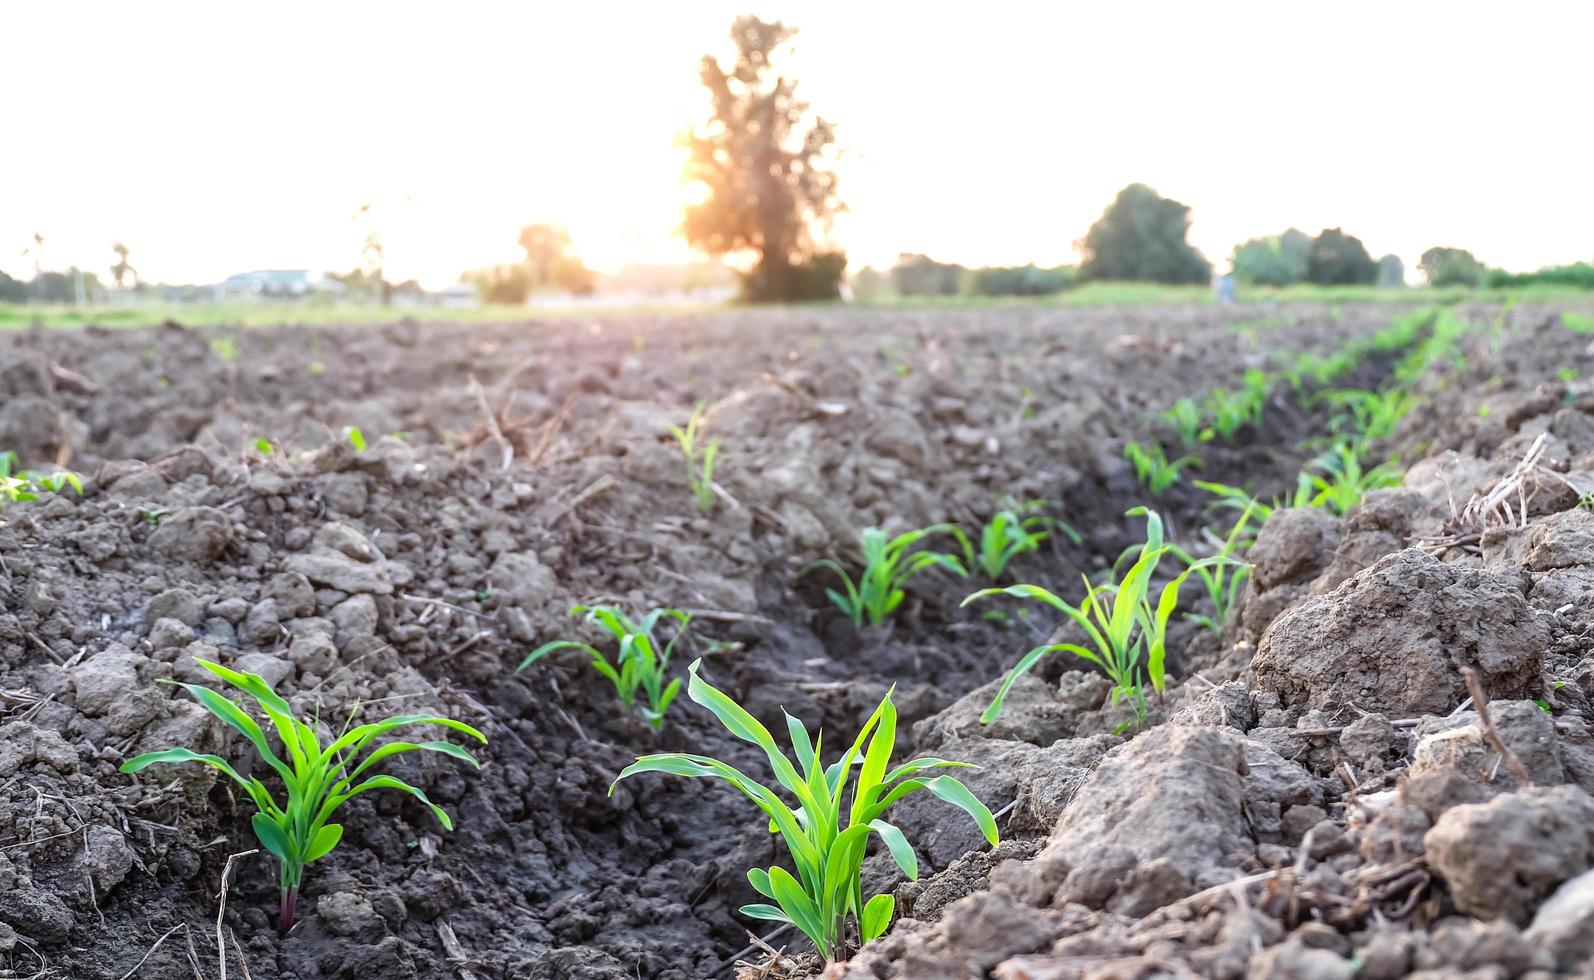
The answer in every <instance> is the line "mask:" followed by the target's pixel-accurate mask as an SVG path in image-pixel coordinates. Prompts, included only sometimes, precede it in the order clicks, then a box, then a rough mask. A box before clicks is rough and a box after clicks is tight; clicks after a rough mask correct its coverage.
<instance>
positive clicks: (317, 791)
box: [122, 657, 487, 932]
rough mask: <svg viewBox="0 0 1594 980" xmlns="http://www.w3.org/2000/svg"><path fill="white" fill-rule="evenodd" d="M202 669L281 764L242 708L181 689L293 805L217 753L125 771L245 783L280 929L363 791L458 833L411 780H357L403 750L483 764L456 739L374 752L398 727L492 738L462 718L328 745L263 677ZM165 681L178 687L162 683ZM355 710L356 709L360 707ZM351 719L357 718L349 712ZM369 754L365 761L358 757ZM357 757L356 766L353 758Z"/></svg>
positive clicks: (373, 727) (183, 753)
mask: <svg viewBox="0 0 1594 980" xmlns="http://www.w3.org/2000/svg"><path fill="white" fill-rule="evenodd" d="M194 660H195V662H196V663H198V664H199V665H200V666H201V667H203V668H205V669H206V670H208V671H210V672H211V673H212V674H215V675H216V676H217V677H219V678H221V679H222V680H223V681H226V682H227V683H228V684H231V685H232V686H233V687H236V688H238V689H239V690H241V691H243V692H244V693H245V694H247V695H249V696H250V697H251V698H253V699H254V700H255V703H256V704H258V705H259V706H260V710H261V711H262V712H264V714H265V715H266V717H267V718H268V719H269V720H270V722H271V724H272V726H273V727H274V728H275V729H276V732H277V736H278V738H279V739H281V742H282V746H283V750H284V751H285V752H286V753H287V755H288V761H286V762H284V761H283V760H282V759H281V758H280V757H279V756H278V755H277V754H276V753H275V752H273V751H272V750H271V746H270V744H269V743H268V742H267V740H266V735H265V732H264V731H263V730H262V729H261V727H260V725H259V724H258V723H257V722H256V721H255V720H254V719H253V718H251V717H250V716H249V714H248V713H247V712H245V711H244V710H243V709H242V708H240V707H238V706H237V705H236V704H233V703H232V702H231V701H229V700H227V698H225V697H223V696H222V695H221V694H219V693H217V692H216V691H213V690H211V689H210V688H208V687H201V686H200V685H198V684H181V683H179V684H177V686H178V687H181V688H182V689H183V690H185V691H187V692H188V693H189V694H192V695H193V696H194V698H195V699H196V700H198V701H199V703H200V704H202V705H204V706H205V708H206V709H207V710H208V711H210V713H211V714H213V715H215V716H216V717H217V718H219V719H221V720H222V721H223V722H224V723H226V724H227V725H229V726H230V727H232V728H234V729H236V730H237V731H239V732H241V733H243V736H244V737H245V738H247V739H248V740H249V742H250V744H252V745H253V746H254V747H255V751H256V752H257V753H258V754H259V755H260V758H261V760H262V761H263V762H265V763H266V764H267V765H269V766H270V767H271V768H272V769H275V770H276V771H277V775H278V776H280V777H281V778H282V783H283V786H284V787H286V788H287V791H288V802H287V803H286V804H285V805H282V806H278V805H277V801H276V800H275V799H273V798H272V796H271V792H270V790H268V789H266V786H265V784H264V783H262V782H261V781H260V779H259V778H258V777H256V776H250V777H249V778H247V779H246V778H244V777H243V776H242V775H241V774H240V773H239V772H238V770H236V769H234V768H233V767H232V766H231V765H230V764H228V762H227V761H226V760H225V759H223V758H221V757H220V756H215V755H202V754H200V753H198V752H193V751H190V750H188V749H184V748H173V749H166V750H164V751H161V752H147V753H145V754H143V755H140V756H136V757H135V758H132V759H129V760H127V761H126V762H124V763H122V772H125V773H136V772H139V771H141V770H143V769H145V768H147V767H149V766H152V765H155V764H157V763H183V762H197V763H200V764H201V765H206V766H210V767H212V768H214V769H218V770H220V771H221V772H222V773H224V774H225V775H226V776H227V777H228V778H230V779H232V780H233V782H235V783H237V784H238V785H239V786H241V787H242V788H243V790H244V792H245V793H246V794H247V795H248V797H249V799H250V801H251V802H252V803H254V805H255V809H256V813H255V815H254V817H253V818H252V819H251V820H250V826H252V827H253V828H254V831H255V836H256V837H258V838H259V839H260V845H261V846H262V847H264V848H265V849H266V850H267V851H268V852H270V853H271V854H272V855H273V856H274V857H276V859H277V861H278V862H279V863H280V865H281V871H282V873H281V894H282V907H281V914H280V915H279V916H278V919H277V928H278V929H279V930H281V931H283V932H287V931H288V928H289V927H290V926H292V925H293V920H294V915H295V914H296V907H297V903H298V898H299V882H300V880H301V879H302V878H303V876H304V869H305V866H306V865H309V864H311V863H312V862H315V861H319V860H320V859H321V858H324V857H326V856H327V855H328V854H329V853H331V851H332V849H333V848H334V847H337V845H338V841H340V840H342V838H343V827H342V825H341V824H335V823H331V822H330V821H331V819H332V817H333V816H334V815H336V814H337V811H338V808H339V807H341V806H343V804H345V803H347V802H348V801H349V800H351V799H353V798H354V797H356V796H359V795H360V794H361V793H367V792H370V791H371V790H374V789H393V790H398V791H399V792H401V793H408V794H410V795H411V796H413V797H415V798H416V799H417V800H420V801H421V802H422V803H424V804H425V805H426V806H427V807H428V808H430V809H431V811H432V812H433V813H434V814H436V816H437V819H438V821H439V822H440V823H441V824H442V825H443V827H444V828H445V829H448V830H452V829H454V824H453V821H451V820H450V819H449V818H448V814H447V813H445V812H444V811H443V809H442V808H441V807H439V806H437V805H436V804H435V803H433V802H432V801H431V800H429V799H427V798H426V794H425V793H423V792H421V791H420V790H419V789H417V788H416V787H414V786H411V785H410V784H409V783H406V782H404V781H403V780H402V779H399V778H397V777H394V776H385V775H383V776H369V777H367V778H366V779H364V780H363V781H360V782H356V780H359V779H360V776H361V775H362V774H364V773H365V772H366V770H368V769H370V768H371V767H372V766H374V765H376V764H377V763H378V762H381V761H382V760H383V759H386V758H388V757H390V756H394V755H397V754H398V753H400V752H414V751H426V752H437V753H440V754H442V755H446V756H449V757H451V758H454V759H458V760H460V761H461V762H465V763H468V764H470V765H471V766H476V767H478V768H479V766H480V764H479V763H478V762H477V761H476V759H475V757H474V756H472V755H471V754H470V753H469V752H467V751H465V750H464V749H462V748H460V747H459V746H457V745H455V744H454V743H452V742H387V743H385V744H383V745H381V746H380V747H377V748H372V743H373V742H375V740H376V739H378V738H380V737H381V736H383V735H385V734H387V733H388V732H390V731H393V730H394V729H397V728H404V727H407V726H409V725H440V726H442V727H444V728H451V729H453V730H454V731H457V732H463V733H464V734H466V735H469V736H471V737H472V738H475V739H476V740H477V741H479V742H481V743H482V744H484V745H485V744H486V742H487V736H485V735H483V734H482V733H481V732H479V731H477V730H476V729H474V728H472V727H471V726H469V725H467V724H465V723H464V722H461V721H454V720H453V719H451V718H440V717H437V716H434V715H394V716H393V717H391V718H385V719H383V720H382V721H378V722H372V723H370V724H365V725H357V726H355V727H353V728H348V729H346V730H345V731H344V732H343V733H342V734H340V735H339V736H338V737H337V738H335V739H333V740H332V742H331V743H330V744H328V745H327V746H326V747H325V748H323V747H322V744H321V736H320V734H319V733H318V732H317V731H316V729H315V727H314V726H312V725H310V724H307V723H305V722H303V721H300V720H299V719H297V718H295V717H294V715H293V709H292V708H290V707H289V706H288V702H287V701H284V700H283V699H282V698H281V697H280V696H278V695H277V693H276V692H275V691H273V690H272V689H271V685H269V684H267V683H266V682H265V680H264V679H263V678H261V677H260V675H258V674H250V673H246V672H240V671H234V670H229V669H228V668H226V667H223V666H221V665H220V664H215V663H211V662H210V661H208V660H201V659H199V658H198V657H196V658H194ZM163 683H176V682H173V681H164V682H163ZM356 710H358V708H356ZM350 720H351V721H352V720H353V718H352V715H351V718H350ZM368 748H370V749H371V752H370V753H369V754H367V755H366V756H365V758H364V759H363V760H362V759H360V755H361V753H363V752H365V751H366V749H368ZM356 760H358V761H356Z"/></svg>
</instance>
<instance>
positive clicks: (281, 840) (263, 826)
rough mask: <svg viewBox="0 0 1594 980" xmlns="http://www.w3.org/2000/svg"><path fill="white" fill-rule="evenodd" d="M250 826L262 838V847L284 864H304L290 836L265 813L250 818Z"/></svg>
mask: <svg viewBox="0 0 1594 980" xmlns="http://www.w3.org/2000/svg"><path fill="white" fill-rule="evenodd" d="M249 826H251V827H253V828H254V831H255V836H256V837H258V838H260V846H262V847H264V848H265V849H266V850H267V851H269V852H271V854H273V855H274V856H275V857H276V858H277V860H279V861H281V862H282V863H283V864H285V865H287V864H303V863H304V862H303V860H302V859H301V858H299V856H298V855H297V854H296V853H294V851H295V849H294V846H293V844H292V843H290V842H289V840H288V835H287V834H286V833H285V832H284V831H283V829H282V828H281V827H279V826H278V825H277V822H276V821H274V820H272V819H271V818H270V817H268V816H266V815H265V814H264V813H257V814H255V815H254V816H253V817H250V818H249Z"/></svg>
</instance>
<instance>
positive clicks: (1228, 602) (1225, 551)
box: [1168, 501, 1257, 636]
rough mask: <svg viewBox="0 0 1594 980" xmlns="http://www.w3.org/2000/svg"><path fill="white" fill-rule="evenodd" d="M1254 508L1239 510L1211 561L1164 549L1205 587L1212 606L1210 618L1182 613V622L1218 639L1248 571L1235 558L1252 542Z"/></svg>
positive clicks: (1253, 504) (1176, 548)
mask: <svg viewBox="0 0 1594 980" xmlns="http://www.w3.org/2000/svg"><path fill="white" fill-rule="evenodd" d="M1256 506H1257V504H1256V502H1255V501H1252V502H1251V506H1249V507H1246V508H1245V509H1244V510H1242V511H1240V517H1239V519H1238V520H1236V521H1235V522H1234V526H1233V527H1231V528H1229V533H1228V534H1226V535H1224V537H1223V539H1222V541H1221V542H1220V543H1219V545H1218V550H1217V552H1216V553H1215V554H1213V555H1212V556H1211V559H1208V560H1205V561H1202V560H1198V559H1197V558H1195V557H1194V556H1193V555H1191V554H1190V553H1189V552H1188V551H1186V550H1184V549H1183V548H1181V547H1179V546H1178V545H1169V546H1168V551H1169V552H1170V553H1171V554H1172V555H1173V556H1174V557H1175V558H1177V559H1179V560H1180V561H1182V562H1184V563H1185V565H1187V566H1188V567H1189V568H1190V570H1191V571H1193V572H1194V573H1195V575H1196V578H1197V579H1199V580H1200V582H1201V584H1202V585H1203V586H1205V587H1206V590H1207V599H1208V601H1210V602H1211V603H1212V615H1210V616H1207V615H1203V614H1199V613H1185V619H1188V620H1190V621H1191V622H1193V623H1199V624H1201V625H1202V626H1205V627H1206V628H1207V629H1209V630H1211V631H1212V632H1214V633H1216V634H1218V635H1219V636H1221V635H1223V624H1224V623H1225V622H1227V621H1228V619H1229V611H1230V610H1232V609H1233V608H1234V604H1235V601H1236V600H1238V599H1239V597H1240V589H1241V588H1242V587H1243V586H1244V585H1245V578H1246V576H1247V575H1248V574H1249V573H1250V571H1251V566H1250V565H1249V564H1248V563H1246V562H1243V561H1240V560H1239V559H1238V558H1237V557H1236V556H1237V555H1238V554H1239V553H1240V552H1242V551H1244V550H1245V549H1246V548H1248V547H1250V545H1251V542H1252V541H1253V540H1255V532H1254V530H1253V529H1252V527H1251V518H1252V516H1253V514H1254V513H1255V510H1256ZM1214 537H1215V535H1214Z"/></svg>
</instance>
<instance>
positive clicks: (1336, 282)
mask: <svg viewBox="0 0 1594 980" xmlns="http://www.w3.org/2000/svg"><path fill="white" fill-rule="evenodd" d="M1306 278H1308V279H1310V280H1311V281H1312V282H1315V283H1317V284H1318V285H1320V286H1358V285H1359V286H1371V285H1372V284H1373V283H1375V282H1377V281H1378V263H1377V262H1375V261H1374V260H1373V257H1372V256H1371V255H1368V254H1367V247H1366V246H1365V245H1363V244H1362V240H1361V239H1360V238H1357V237H1356V236H1354V235H1347V234H1345V233H1344V232H1343V231H1341V230H1340V229H1338V228H1324V229H1323V231H1322V232H1321V233H1320V234H1318V236H1317V237H1316V238H1314V239H1312V252H1311V256H1310V257H1309V259H1308V260H1307V263H1306Z"/></svg>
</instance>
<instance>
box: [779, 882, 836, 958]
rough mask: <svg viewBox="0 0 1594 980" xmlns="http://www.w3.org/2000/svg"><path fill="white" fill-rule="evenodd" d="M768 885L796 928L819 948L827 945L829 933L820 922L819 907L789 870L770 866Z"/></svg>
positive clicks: (828, 943)
mask: <svg viewBox="0 0 1594 980" xmlns="http://www.w3.org/2000/svg"><path fill="white" fill-rule="evenodd" d="M769 885H770V889H771V890H772V891H774V893H775V901H777V902H779V903H780V907H781V910H782V911H784V912H785V913H786V915H787V916H788V917H790V918H791V920H792V921H793V922H795V923H796V924H797V928H799V929H801V930H802V931H803V932H804V933H806V934H807V935H808V937H809V938H810V939H812V940H813V941H814V943H815V944H816V945H818V946H819V947H820V948H821V949H825V948H826V947H828V946H829V945H830V935H829V931H828V930H827V929H825V928H824V927H823V926H822V925H821V924H820V921H819V909H818V907H816V906H815V905H814V901H813V899H811V898H809V897H808V895H807V893H805V892H804V891H803V888H802V885H800V884H798V883H797V879H796V878H793V877H792V876H791V872H790V871H787V870H786V869H785V868H781V867H775V868H770V869H769Z"/></svg>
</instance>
